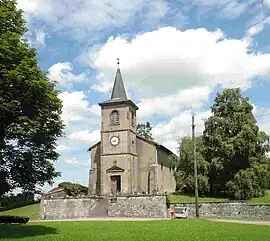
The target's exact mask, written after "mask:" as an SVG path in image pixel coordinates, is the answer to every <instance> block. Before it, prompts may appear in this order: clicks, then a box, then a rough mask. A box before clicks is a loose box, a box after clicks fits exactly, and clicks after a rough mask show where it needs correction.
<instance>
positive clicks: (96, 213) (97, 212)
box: [91, 198, 108, 217]
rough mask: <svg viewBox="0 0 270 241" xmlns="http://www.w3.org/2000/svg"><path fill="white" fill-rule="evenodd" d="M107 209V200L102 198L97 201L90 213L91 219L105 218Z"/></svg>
mask: <svg viewBox="0 0 270 241" xmlns="http://www.w3.org/2000/svg"><path fill="white" fill-rule="evenodd" d="M107 207H108V199H107V198H103V199H99V200H98V201H97V203H96V205H95V207H94V208H93V210H92V211H91V217H107V216H108V212H107Z"/></svg>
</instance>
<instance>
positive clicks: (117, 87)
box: [111, 59, 127, 100]
mask: <svg viewBox="0 0 270 241" xmlns="http://www.w3.org/2000/svg"><path fill="white" fill-rule="evenodd" d="M117 64H118V68H117V71H116V75H115V79H114V85H113V90H112V95H111V100H114V99H120V100H127V94H126V90H125V86H124V83H123V79H122V75H121V71H120V68H119V59H117Z"/></svg>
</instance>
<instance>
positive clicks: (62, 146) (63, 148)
mask: <svg viewBox="0 0 270 241" xmlns="http://www.w3.org/2000/svg"><path fill="white" fill-rule="evenodd" d="M68 149H69V147H68V146H66V145H58V146H57V147H56V151H57V152H65V151H67V150H68Z"/></svg>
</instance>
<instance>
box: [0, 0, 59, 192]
mask: <svg viewBox="0 0 270 241" xmlns="http://www.w3.org/2000/svg"><path fill="white" fill-rule="evenodd" d="M25 32H26V27H25V21H24V19H23V18H22V11H21V10H18V9H16V2H15V1H14V0H0V195H1V194H3V193H5V192H7V191H11V190H13V189H14V188H18V187H19V188H22V189H23V190H27V191H34V190H35V189H36V187H37V185H43V184H44V183H46V182H49V183H51V181H52V179H53V178H54V177H57V176H59V173H58V172H56V171H55V169H54V166H53V162H52V161H54V160H56V159H57V158H58V153H57V152H56V151H55V148H56V141H57V138H58V137H60V136H61V135H62V129H63V123H62V121H61V118H60V114H61V109H62V102H61V100H60V99H59V98H58V91H56V90H55V86H54V84H53V83H52V82H50V81H49V79H48V77H47V75H46V74H45V73H44V72H42V71H41V69H40V68H39V67H38V64H37V56H36V51H35V49H33V48H30V47H29V46H28V43H27V42H25V41H24V40H22V38H23V35H24V34H25Z"/></svg>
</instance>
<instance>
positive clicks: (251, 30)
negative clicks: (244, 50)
mask: <svg viewBox="0 0 270 241" xmlns="http://www.w3.org/2000/svg"><path fill="white" fill-rule="evenodd" d="M267 24H270V17H267V18H265V19H263V20H262V21H260V22H259V23H257V24H255V25H253V26H251V27H250V28H249V29H248V31H247V35H248V36H251V37H252V36H254V35H256V34H258V33H260V32H262V31H263V29H264V28H265V25H267Z"/></svg>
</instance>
